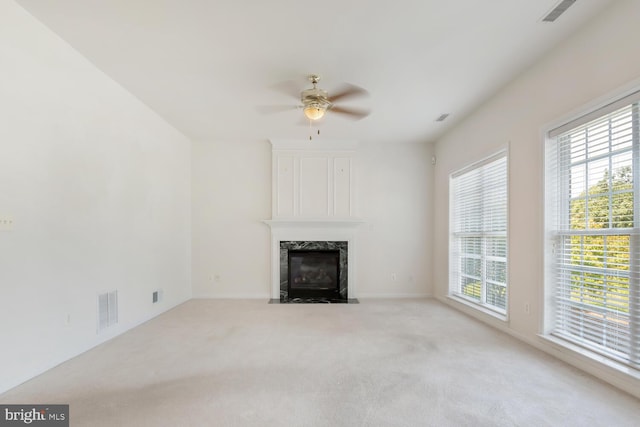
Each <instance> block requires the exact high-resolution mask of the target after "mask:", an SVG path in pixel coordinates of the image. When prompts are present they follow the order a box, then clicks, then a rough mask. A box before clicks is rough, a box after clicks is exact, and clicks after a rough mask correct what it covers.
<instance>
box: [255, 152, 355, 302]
mask: <svg viewBox="0 0 640 427" xmlns="http://www.w3.org/2000/svg"><path fill="white" fill-rule="evenodd" d="M270 142H271V145H272V152H271V153H272V196H273V203H272V218H271V219H268V220H264V221H263V222H264V223H265V224H267V225H268V226H269V227H270V228H271V297H272V298H274V299H278V298H280V242H285V241H344V242H347V243H348V255H347V256H348V283H349V287H348V294H349V298H356V297H357V294H356V283H357V282H356V268H355V267H356V234H357V229H358V227H359V226H360V225H362V224H364V221H363V220H362V219H361V218H359V217H358V216H357V212H358V207H357V204H358V203H357V186H356V176H357V173H356V166H357V164H356V163H357V146H358V143H357V142H356V141H350V140H333V141H331V140H323V141H314V142H312V143H311V142H309V141H301V140H279V139H271V140H270Z"/></svg>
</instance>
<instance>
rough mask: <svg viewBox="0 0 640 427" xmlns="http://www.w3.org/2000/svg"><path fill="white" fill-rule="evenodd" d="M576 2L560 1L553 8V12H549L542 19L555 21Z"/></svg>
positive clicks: (570, 0) (571, 0)
mask: <svg viewBox="0 0 640 427" xmlns="http://www.w3.org/2000/svg"><path fill="white" fill-rule="evenodd" d="M575 2H576V0H562V1H561V2H560V3H558V5H557V6H556V7H554V8H553V10H552V11H551V12H549V13H548V14H547V16H545V17H544V18H542V21H543V22H553V21H555V20H556V19H558V17H560V15H562V14H563V13H565V12H566V11H567V9H569V8H570V7H571V5H572V4H574V3H575Z"/></svg>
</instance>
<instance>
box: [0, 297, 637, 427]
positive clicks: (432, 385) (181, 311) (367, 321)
mask: <svg viewBox="0 0 640 427" xmlns="http://www.w3.org/2000/svg"><path fill="white" fill-rule="evenodd" d="M0 403H69V404H70V410H71V417H70V418H71V426H109V427H114V426H136V427H138V426H349V427H351V426H474V427H475V426H536V427H540V426H607V427H608V426H614V425H615V426H637V425H639V424H638V423H639V422H640V421H638V420H640V401H638V400H637V399H635V398H633V397H631V396H630V395H627V394H625V393H623V392H621V391H618V390H617V389H615V388H613V387H610V386H608V385H606V384H604V383H602V382H600V381H599V380H597V379H595V378H593V377H591V376H589V375H587V374H585V373H583V372H581V371H578V370H576V369H573V368H571V367H569V366H568V365H566V364H564V363H562V362H560V361H558V360H556V359H554V358H552V357H550V356H547V355H545V354H543V353H541V352H539V351H537V350H535V349H532V348H531V347H529V346H527V345H525V344H522V343H520V342H518V341H517V340H515V339H513V338H511V337H509V336H507V335H505V334H503V333H500V332H497V331H494V330H492V329H491V328H489V327H487V326H485V325H484V324H481V323H479V322H476V321H474V320H473V319H470V318H468V317H466V316H464V315H461V314H459V313H458V312H456V311H454V310H452V309H450V308H448V307H446V306H444V305H443V304H441V303H439V302H437V301H434V300H428V299H422V300H361V301H360V304H267V301H257V300H252V301H247V300H191V301H189V302H187V303H185V304H183V305H181V306H179V307H177V308H175V309H174V310H172V311H170V312H168V313H165V314H163V315H162V316H159V317H158V318H156V319H154V320H152V321H150V322H148V323H146V324H144V325H142V326H140V327H138V328H136V329H134V330H132V331H130V332H128V333H126V334H124V335H122V336H120V337H118V338H115V339H114V340H111V341H109V342H107V343H105V344H103V345H102V346H100V347H97V348H95V349H93V350H91V351H89V352H87V353H85V354H82V355H80V356H78V357H76V358H75V359H73V360H70V361H68V362H66V363H64V364H62V365H60V366H58V367H57V368H55V369H52V370H50V371H48V372H46V373H45V374H43V375H41V376H39V377H37V378H35V379H33V380H31V381H29V382H27V383H25V384H23V385H21V386H19V387H17V388H15V389H13V390H10V391H9V392H7V393H5V394H3V395H0Z"/></svg>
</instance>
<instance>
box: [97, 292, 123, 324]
mask: <svg viewBox="0 0 640 427" xmlns="http://www.w3.org/2000/svg"><path fill="white" fill-rule="evenodd" d="M116 323H118V291H112V292H107V293H105V294H100V295H98V332H101V331H103V330H105V329H107V328H108V327H110V326H113V325H115V324H116Z"/></svg>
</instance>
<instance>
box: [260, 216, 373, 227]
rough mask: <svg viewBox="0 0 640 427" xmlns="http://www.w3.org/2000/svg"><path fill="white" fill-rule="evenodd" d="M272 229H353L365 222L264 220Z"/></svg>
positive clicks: (354, 220)
mask: <svg viewBox="0 0 640 427" xmlns="http://www.w3.org/2000/svg"><path fill="white" fill-rule="evenodd" d="M262 222H264V223H265V224H267V225H268V226H269V227H271V228H272V229H277V228H355V227H358V226H360V225H362V224H364V223H365V222H364V221H363V220H361V219H330V218H318V219H306V218H304V219H303V218H295V219H266V220H264V221H262Z"/></svg>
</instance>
